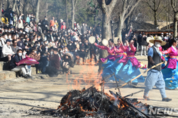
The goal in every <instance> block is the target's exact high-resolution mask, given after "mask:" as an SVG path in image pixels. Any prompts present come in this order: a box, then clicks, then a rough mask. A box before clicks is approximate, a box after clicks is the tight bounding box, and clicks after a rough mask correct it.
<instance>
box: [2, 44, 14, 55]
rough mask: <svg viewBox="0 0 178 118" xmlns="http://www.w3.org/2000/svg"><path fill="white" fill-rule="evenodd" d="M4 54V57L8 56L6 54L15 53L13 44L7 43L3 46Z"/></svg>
mask: <svg viewBox="0 0 178 118" xmlns="http://www.w3.org/2000/svg"><path fill="white" fill-rule="evenodd" d="M2 54H3V57H6V56H8V55H9V54H11V55H13V54H14V52H13V51H12V48H11V46H7V45H6V44H5V45H3V47H2Z"/></svg>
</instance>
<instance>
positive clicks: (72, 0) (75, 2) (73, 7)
mask: <svg viewBox="0 0 178 118" xmlns="http://www.w3.org/2000/svg"><path fill="white" fill-rule="evenodd" d="M77 2H78V0H71V5H72V12H71V21H72V28H74V22H75V7H76V4H77Z"/></svg>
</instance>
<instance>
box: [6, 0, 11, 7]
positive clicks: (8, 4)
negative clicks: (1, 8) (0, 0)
mask: <svg viewBox="0 0 178 118" xmlns="http://www.w3.org/2000/svg"><path fill="white" fill-rule="evenodd" d="M9 6H10V3H9V0H7V7H6V9H8V8H9Z"/></svg>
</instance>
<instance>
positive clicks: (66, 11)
mask: <svg viewBox="0 0 178 118" xmlns="http://www.w3.org/2000/svg"><path fill="white" fill-rule="evenodd" d="M65 7H66V9H65V12H66V27H68V26H69V25H68V21H69V19H68V11H67V9H68V7H67V0H65Z"/></svg>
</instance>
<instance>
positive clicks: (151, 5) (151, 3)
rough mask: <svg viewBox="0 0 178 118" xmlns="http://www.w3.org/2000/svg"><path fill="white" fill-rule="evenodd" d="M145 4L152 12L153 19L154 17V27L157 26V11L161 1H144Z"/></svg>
mask: <svg viewBox="0 0 178 118" xmlns="http://www.w3.org/2000/svg"><path fill="white" fill-rule="evenodd" d="M145 1H146V4H147V5H148V6H149V8H150V9H151V10H152V11H153V17H154V25H155V26H157V25H158V23H157V11H158V9H159V6H160V3H161V0H145Z"/></svg>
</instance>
